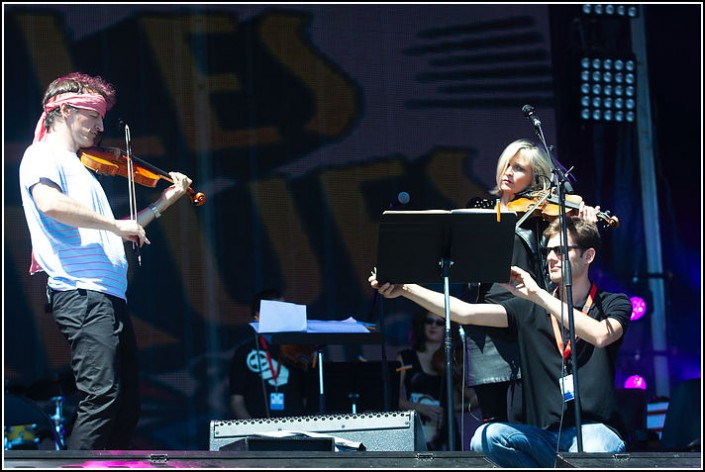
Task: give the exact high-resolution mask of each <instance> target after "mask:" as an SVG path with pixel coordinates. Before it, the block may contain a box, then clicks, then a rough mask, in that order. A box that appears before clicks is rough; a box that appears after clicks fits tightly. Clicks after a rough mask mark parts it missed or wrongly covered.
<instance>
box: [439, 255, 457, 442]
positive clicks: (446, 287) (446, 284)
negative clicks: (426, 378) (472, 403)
mask: <svg viewBox="0 0 705 472" xmlns="http://www.w3.org/2000/svg"><path fill="white" fill-rule="evenodd" d="M440 264H441V266H442V267H443V295H444V297H445V314H446V316H445V321H446V332H445V347H446V349H445V351H446V396H447V407H446V410H447V411H448V418H447V421H448V450H449V451H455V434H454V429H455V428H454V427H455V421H454V420H455V419H454V417H453V415H454V414H455V412H454V407H455V405H454V402H453V366H452V363H451V360H452V358H453V346H452V344H453V338H452V335H451V326H450V278H449V275H448V273H449V272H450V266H452V265H453V261H451V260H450V259H447V258H445V257H444V258H443V259H441V262H440Z"/></svg>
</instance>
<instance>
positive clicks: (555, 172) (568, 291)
mask: <svg viewBox="0 0 705 472" xmlns="http://www.w3.org/2000/svg"><path fill="white" fill-rule="evenodd" d="M522 110H523V111H524V115H525V116H526V117H527V118H528V119H530V120H531V121H532V123H533V125H534V131H535V133H536V136H537V137H538V138H539V140H540V141H541V144H542V145H543V147H544V149H545V150H546V157H547V158H548V161H549V164H550V166H551V174H552V180H551V186H552V187H553V188H557V189H558V202H559V205H560V208H561V211H560V214H561V238H560V241H561V246H562V250H561V254H563V256H562V257H563V261H562V264H561V268H562V275H561V277H562V281H563V285H564V287H565V298H566V300H565V303H566V305H567V306H568V332H569V335H570V344H571V346H572V349H571V350H570V354H571V362H572V364H573V392H574V398H573V406H574V407H575V439H576V443H577V447H578V452H583V434H582V420H581V416H580V410H581V408H580V390H579V388H578V354H577V351H578V350H577V349H576V348H575V319H574V317H573V273H572V268H571V266H570V257H569V256H568V224H567V222H566V203H565V202H566V197H565V196H566V189H568V190H569V191H570V190H572V188H571V186H570V183H569V182H568V174H569V173H570V171H571V170H572V167H571V168H570V169H569V170H568V171H566V172H564V171H563V166H561V165H560V163H558V162H557V161H556V160H555V159H554V158H553V156H552V155H551V150H550V148H549V146H548V145H547V144H546V138H545V137H544V134H543V129H542V128H541V121H540V120H539V119H538V117H536V115H535V114H534V108H533V107H531V106H530V105H524V107H523V109H522ZM558 293H559V294H560V288H559V292H558ZM561 375H562V373H561ZM561 385H562V382H561Z"/></svg>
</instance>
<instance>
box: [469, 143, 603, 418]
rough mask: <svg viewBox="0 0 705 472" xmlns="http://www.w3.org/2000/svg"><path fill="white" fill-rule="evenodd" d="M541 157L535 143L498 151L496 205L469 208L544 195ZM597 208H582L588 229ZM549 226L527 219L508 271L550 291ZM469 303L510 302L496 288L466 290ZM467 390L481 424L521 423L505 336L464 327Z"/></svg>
mask: <svg viewBox="0 0 705 472" xmlns="http://www.w3.org/2000/svg"><path fill="white" fill-rule="evenodd" d="M548 162H549V161H548V158H547V157H546V155H545V153H544V152H543V151H542V150H541V148H539V147H538V146H537V145H536V144H534V143H533V142H531V141H529V140H526V139H519V140H516V141H514V142H512V143H510V144H509V145H508V146H507V147H506V148H505V149H504V151H502V153H501V155H500V156H499V159H498V161H497V172H496V186H495V187H494V188H493V189H492V190H491V191H490V192H489V193H490V194H492V195H494V196H496V200H487V199H473V200H471V201H470V202H469V203H468V206H469V207H479V206H487V204H488V203H489V205H491V206H493V205H497V203H499V205H500V206H501V207H502V208H504V209H511V202H513V201H516V200H517V199H519V198H522V196H523V195H526V194H528V193H531V192H539V191H548V190H549V189H550V186H551V168H550V166H549V163H548ZM598 210H599V207H596V208H592V207H590V206H587V205H585V204H581V205H580V208H579V209H578V212H579V216H580V218H582V219H583V220H585V221H586V222H589V223H595V222H596V221H597V212H598ZM547 226H548V221H546V220H545V219H543V218H528V219H525V220H524V222H523V223H522V224H521V225H520V226H518V227H517V229H516V232H515V235H514V252H513V255H512V266H517V267H520V268H522V269H524V270H525V271H527V272H528V273H529V274H530V275H531V277H532V278H533V279H534V280H536V281H537V283H538V284H539V286H541V287H542V288H545V287H547V286H548V281H547V272H546V268H545V259H544V258H543V257H542V255H541V250H542V247H544V245H545V244H544V242H543V241H542V240H543V237H542V233H543V231H544V229H545V228H546V227H547ZM469 288H470V293H469V295H468V298H469V299H470V300H471V301H474V302H477V303H500V302H501V301H503V300H506V299H508V298H511V297H512V294H511V293H509V292H508V291H507V290H506V289H504V288H503V287H501V286H500V285H499V284H492V285H487V284H481V285H479V286H478V285H473V286H470V287H469ZM466 331H467V363H468V374H467V378H466V380H467V385H468V386H469V387H472V388H473V389H474V390H475V392H476V394H477V398H478V401H479V404H480V410H481V411H482V415H483V419H484V421H508V420H509V421H512V422H524V413H523V409H524V408H523V405H522V395H521V369H520V366H519V364H520V362H519V349H518V346H517V343H516V341H515V340H513V339H511V338H510V337H509V336H508V335H507V332H506V330H504V329H500V328H485V327H477V326H468V328H467V330H466Z"/></svg>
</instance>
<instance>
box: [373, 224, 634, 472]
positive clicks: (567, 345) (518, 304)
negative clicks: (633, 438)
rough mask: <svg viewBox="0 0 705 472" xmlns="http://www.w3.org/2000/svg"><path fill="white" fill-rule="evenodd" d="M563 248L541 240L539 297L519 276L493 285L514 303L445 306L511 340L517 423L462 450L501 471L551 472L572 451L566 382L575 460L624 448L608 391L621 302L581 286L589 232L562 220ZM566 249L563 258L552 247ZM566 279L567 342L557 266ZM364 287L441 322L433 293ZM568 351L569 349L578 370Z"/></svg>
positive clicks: (624, 320) (515, 271)
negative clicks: (546, 280) (517, 383)
mask: <svg viewBox="0 0 705 472" xmlns="http://www.w3.org/2000/svg"><path fill="white" fill-rule="evenodd" d="M567 229H568V241H567V245H566V246H563V245H562V244H561V241H560V239H561V235H562V233H561V220H560V218H559V219H556V220H554V221H553V222H552V223H551V224H550V225H549V227H548V228H547V229H546V231H545V233H544V234H545V236H546V237H547V238H548V243H547V248H546V249H547V256H546V257H547V262H548V270H549V276H550V279H551V282H553V283H554V284H556V285H557V290H555V291H547V290H546V289H544V288H542V287H540V286H539V284H538V283H537V282H536V281H535V280H534V279H533V278H532V277H531V275H529V273H528V272H527V271H525V270H523V269H521V268H519V267H516V266H513V267H512V269H511V276H510V281H509V283H503V284H502V286H503V287H504V288H505V289H506V290H508V291H509V292H511V294H512V295H513V296H514V297H513V298H511V299H508V300H505V301H502V302H500V303H498V304H470V303H466V302H464V301H461V300H460V299H457V298H455V297H451V302H450V316H451V319H452V320H453V321H455V322H457V323H461V324H471V325H479V326H491V327H497V328H508V330H509V331H510V332H511V333H512V334H513V335H514V336H516V338H517V341H518V346H519V350H520V358H521V370H522V373H523V380H522V382H523V393H524V397H525V400H526V401H525V412H524V413H525V416H526V418H525V420H526V421H525V423H526V424H522V423H509V422H487V423H484V424H482V425H481V426H480V427H479V428H478V429H477V430H476V432H475V434H474V436H473V438H472V440H471V444H470V447H471V449H472V450H474V451H479V452H483V453H485V454H486V455H487V456H488V457H489V458H490V459H491V460H492V461H494V462H495V463H497V464H498V465H499V466H501V467H515V468H519V467H522V468H523V467H531V468H535V467H554V466H555V459H556V452H557V451H570V452H577V450H578V448H577V440H576V419H575V416H574V412H575V405H574V403H573V402H574V400H575V397H576V393H575V392H574V391H573V385H574V383H573V375H574V374H575V375H578V378H579V380H580V381H579V382H578V383H579V396H580V402H581V425H582V428H581V432H582V435H581V437H582V442H583V446H584V452H603V453H612V452H623V451H624V450H625V444H624V441H623V440H622V438H621V437H620V434H619V433H617V431H618V430H622V431H621V432H622V433H623V424H622V423H621V421H620V417H619V412H618V410H617V402H616V395H615V390H614V373H615V362H616V359H617V354H618V350H619V347H620V345H621V344H622V340H623V337H624V333H625V332H626V330H627V327H628V325H629V318H630V315H631V310H632V307H631V303H630V302H629V299H628V298H627V297H626V295H624V294H613V293H609V292H606V291H603V290H600V289H599V288H598V287H597V286H596V285H595V284H594V283H592V282H591V281H590V278H589V274H588V271H589V267H590V264H591V263H592V262H593V261H594V260H595V257H596V255H597V251H598V250H599V247H600V235H599V232H598V231H597V228H596V226H595V225H594V224H590V223H587V222H586V221H584V220H581V219H580V218H578V217H569V218H568V225H567ZM563 247H567V248H568V250H567V254H564V253H563V250H562V248H563ZM566 263H569V264H570V265H571V266H570V267H571V270H572V305H573V316H574V326H575V335H576V338H575V340H574V342H570V336H569V335H568V334H567V327H568V325H569V319H568V315H567V313H566V311H567V307H568V305H567V304H566V303H564V302H563V301H562V299H564V298H565V297H564V296H561V295H562V294H564V293H565V287H566V286H565V281H564V279H563V277H564V274H563V267H564V265H565V264H566ZM370 284H371V286H372V287H373V288H375V289H377V290H379V293H380V294H382V295H383V296H384V297H385V298H396V297H399V296H403V297H405V298H407V299H409V300H411V301H413V302H415V303H417V304H419V305H420V306H422V307H423V308H424V309H427V310H429V311H431V312H432V313H435V314H436V315H438V316H441V317H442V316H445V299H444V296H443V294H441V293H438V292H434V291H431V290H429V289H426V288H424V287H421V286H419V285H413V284H401V285H392V284H389V283H384V282H383V281H382V282H381V285H380V283H379V282H378V281H377V280H376V277H375V276H374V275H373V276H372V277H370ZM570 349H575V350H576V355H577V359H578V364H579V365H578V367H577V368H576V367H575V366H574V365H572V356H571V355H570V352H571V351H570Z"/></svg>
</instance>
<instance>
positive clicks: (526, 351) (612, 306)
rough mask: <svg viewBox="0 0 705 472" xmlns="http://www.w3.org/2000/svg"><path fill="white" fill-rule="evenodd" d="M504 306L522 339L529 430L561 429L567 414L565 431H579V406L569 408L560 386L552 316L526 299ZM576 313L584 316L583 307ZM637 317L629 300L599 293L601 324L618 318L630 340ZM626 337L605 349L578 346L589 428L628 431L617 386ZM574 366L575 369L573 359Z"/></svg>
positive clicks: (595, 308)
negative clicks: (629, 330)
mask: <svg viewBox="0 0 705 472" xmlns="http://www.w3.org/2000/svg"><path fill="white" fill-rule="evenodd" d="M501 304H502V306H504V307H505V309H506V310H507V317H508V322H509V330H510V331H512V332H514V333H516V335H517V337H518V344H519V350H520V355H521V359H522V362H521V369H522V372H523V374H524V375H523V384H524V387H523V392H524V410H525V414H526V422H527V424H531V425H534V426H538V427H541V428H548V429H551V428H557V427H558V426H559V422H560V419H561V412H564V419H563V424H564V426H565V425H574V424H575V415H574V413H575V408H574V405H573V402H572V401H569V402H567V403H564V402H563V395H562V393H561V389H560V385H559V378H560V377H561V374H562V354H561V353H560V352H559V350H558V346H557V344H556V339H555V335H554V332H553V327H552V324H551V319H550V315H549V314H548V313H547V312H546V311H545V310H544V309H543V308H541V307H539V306H538V305H536V304H534V303H532V302H530V301H528V300H524V299H522V298H513V299H510V300H507V301H504V302H502V303H501ZM575 308H576V309H577V310H580V309H581V308H582V305H581V306H575ZM631 311H632V306H631V303H630V302H629V299H628V298H627V297H626V295H624V294H613V293H608V292H605V291H602V290H599V289H598V291H597V294H596V295H595V299H594V301H593V304H592V306H591V307H590V310H589V312H588V316H590V317H591V318H594V319H596V320H604V319H606V318H613V319H615V320H617V322H618V323H620V324H621V325H622V327H623V329H624V334H626V331H627V327H628V325H629V317H630V315H631ZM579 316H584V315H579ZM624 334H623V335H622V337H621V338H620V339H619V340H618V341H616V342H614V343H612V344H610V345H609V346H607V347H605V348H597V347H595V346H593V345H592V344H590V343H588V342H586V341H582V340H580V339H579V340H578V341H577V342H576V345H577V351H576V353H577V356H578V364H579V366H580V367H579V370H578V384H579V388H580V392H579V395H580V404H581V421H582V423H583V424H586V423H605V424H608V425H610V426H612V427H614V428H615V429H617V430H621V429H622V427H621V424H620V421H619V418H618V411H617V403H616V396H615V390H614V381H615V363H616V359H617V354H618V351H619V347H620V346H621V344H622V341H623V340H624ZM574 348H575V347H574ZM568 362H569V363H570V357H568ZM568 368H570V366H568ZM620 432H621V431H620ZM623 437H624V436H623Z"/></svg>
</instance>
